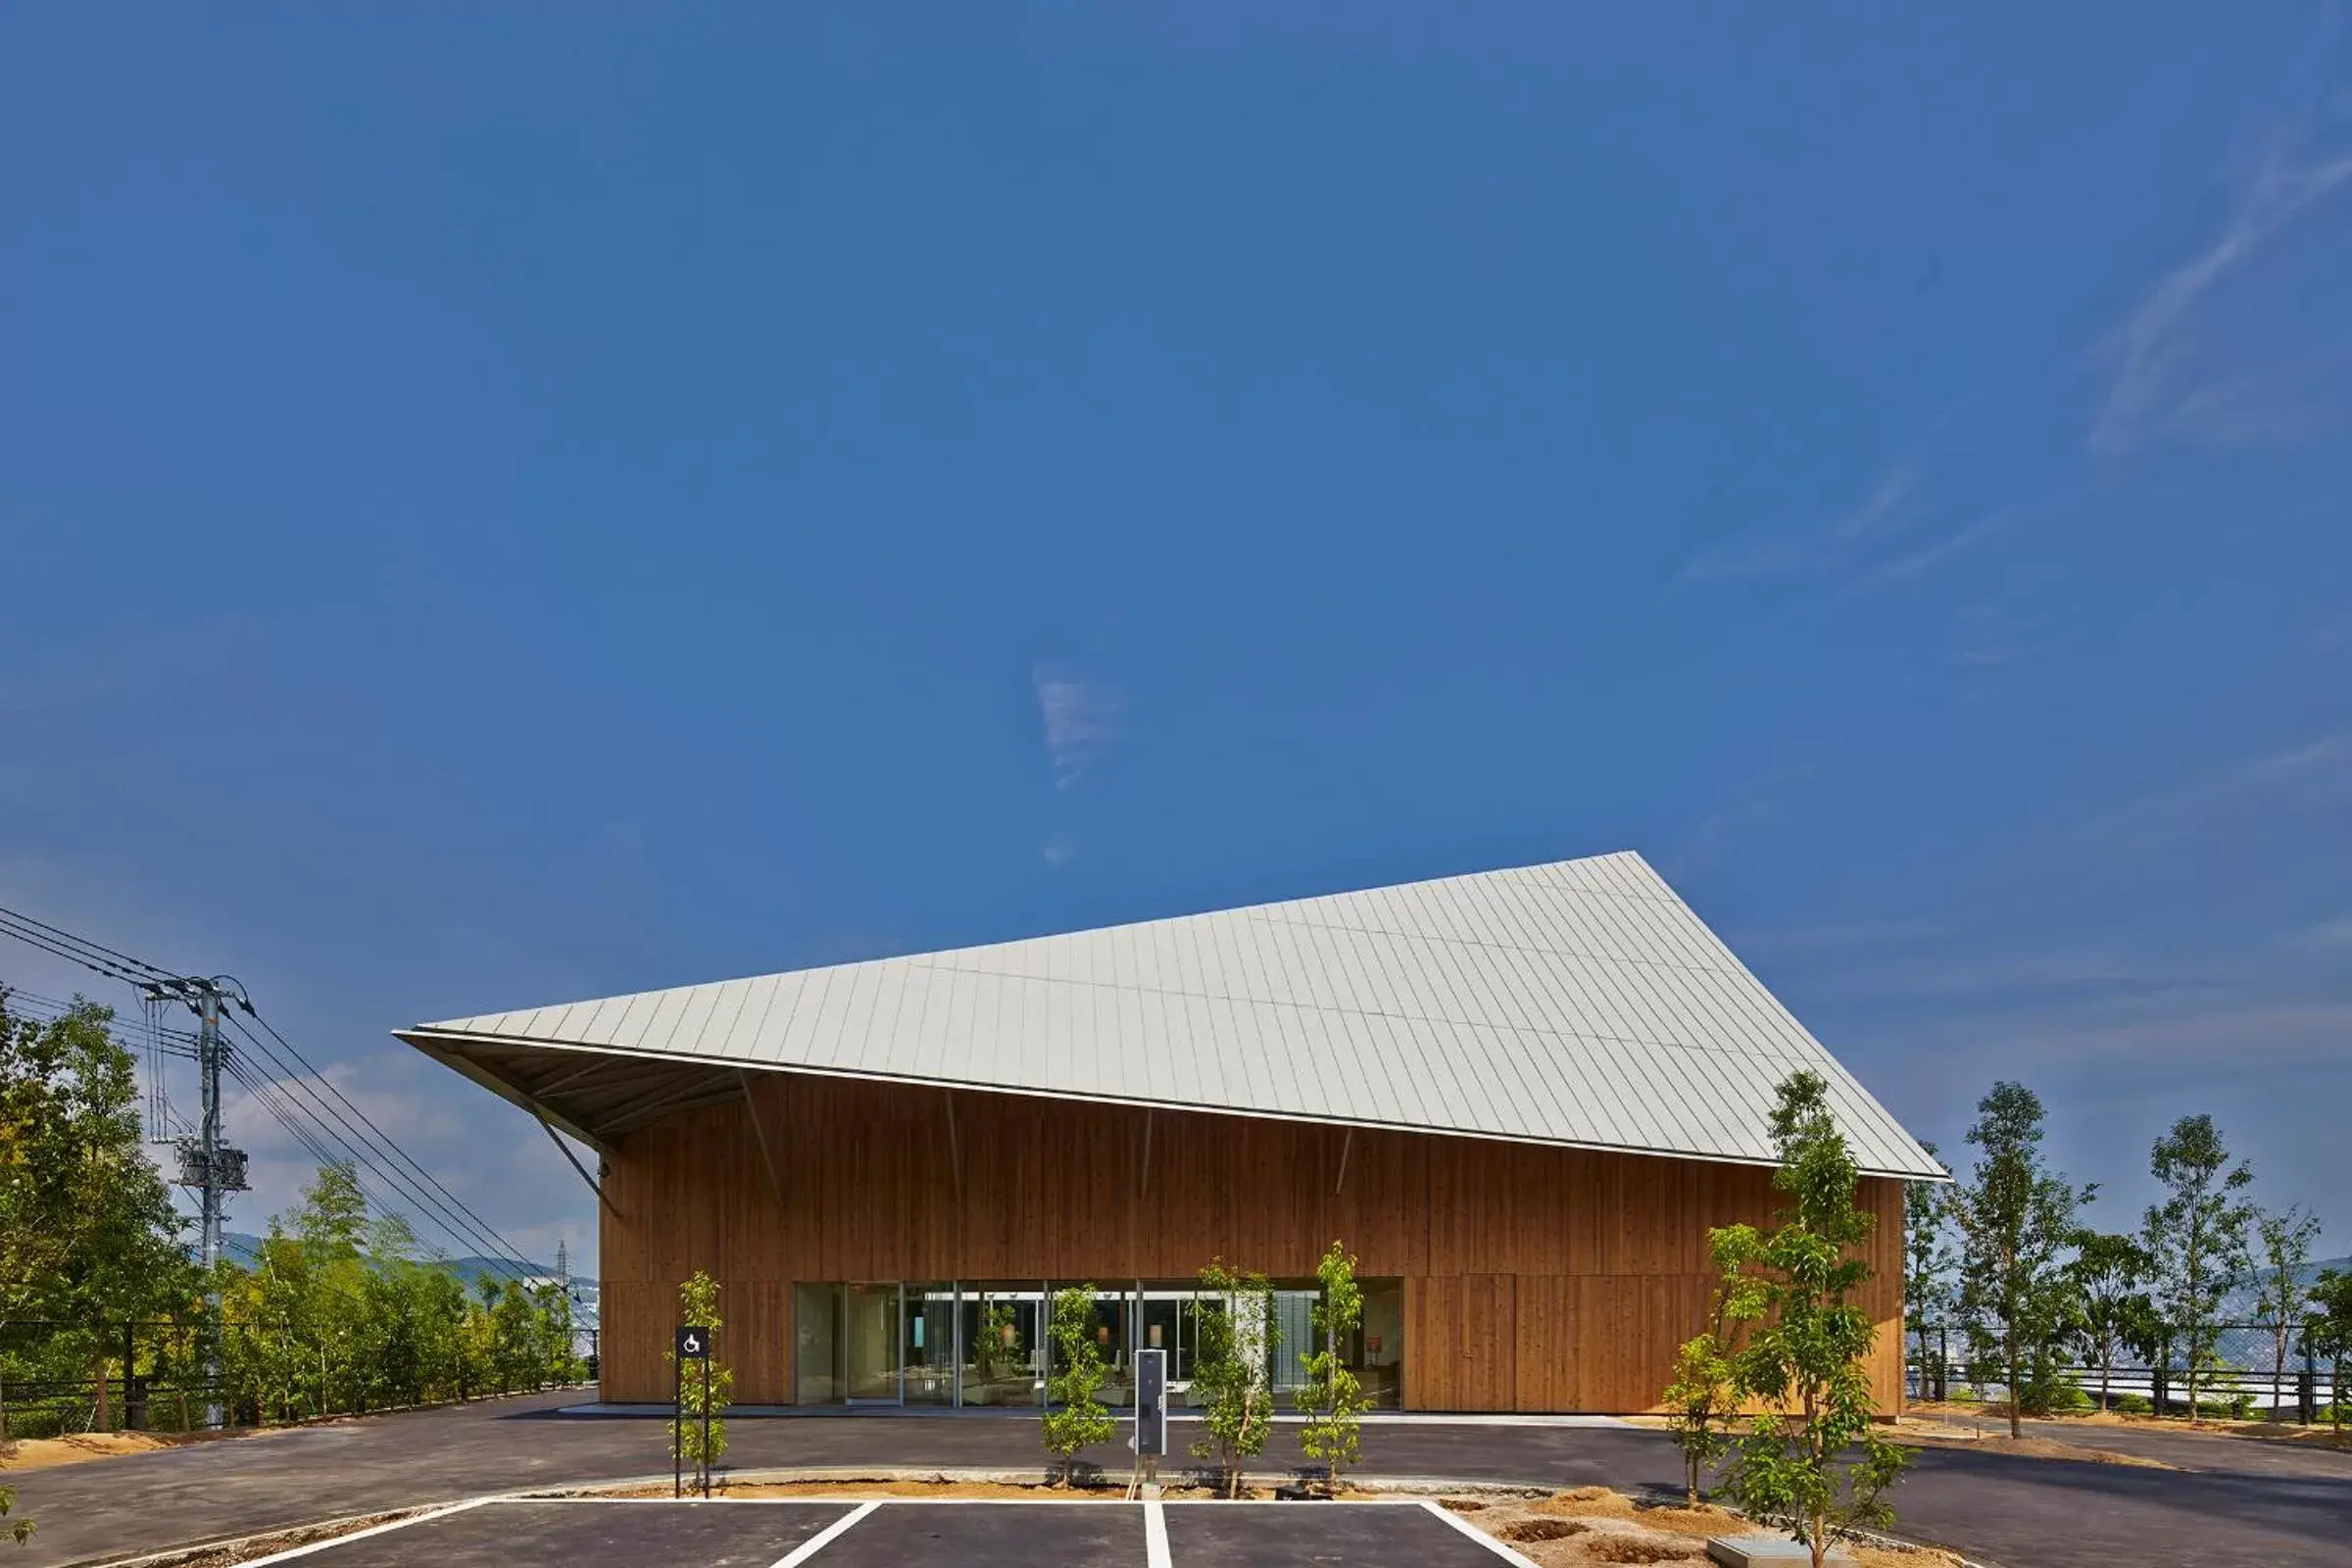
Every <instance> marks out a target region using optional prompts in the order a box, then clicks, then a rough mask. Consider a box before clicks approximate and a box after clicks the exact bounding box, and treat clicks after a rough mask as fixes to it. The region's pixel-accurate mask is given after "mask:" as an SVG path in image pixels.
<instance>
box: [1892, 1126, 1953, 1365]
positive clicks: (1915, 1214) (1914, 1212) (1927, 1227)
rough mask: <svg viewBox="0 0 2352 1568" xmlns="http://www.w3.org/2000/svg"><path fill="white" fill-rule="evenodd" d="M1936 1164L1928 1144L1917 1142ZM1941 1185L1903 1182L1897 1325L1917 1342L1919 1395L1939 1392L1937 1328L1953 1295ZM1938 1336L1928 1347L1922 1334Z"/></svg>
mask: <svg viewBox="0 0 2352 1568" xmlns="http://www.w3.org/2000/svg"><path fill="white" fill-rule="evenodd" d="M1920 1147H1921V1148H1922V1149H1924V1150H1926V1151H1927V1152H1928V1153H1929V1155H1930V1156H1931V1157H1934V1158H1936V1159H1937V1162H1938V1163H1941V1160H1940V1156H1938V1155H1937V1153H1936V1146H1935V1145H1934V1144H1922V1145H1920ZM1942 1191H1943V1184H1942V1183H1940V1182H1905V1183H1904V1184H1903V1327H1904V1328H1905V1329H1907V1330H1908V1331H1910V1333H1911V1334H1913V1335H1914V1336H1916V1337H1917V1339H1918V1343H1919V1370H1920V1390H1919V1392H1920V1396H1921V1397H1923V1398H1924V1397H1927V1393H1928V1390H1929V1388H1930V1387H1931V1386H1932V1387H1934V1388H1935V1389H1936V1392H1937V1394H1938V1395H1940V1394H1941V1392H1942V1390H1943V1386H1944V1377H1945V1374H1946V1372H1947V1370H1948V1369H1947V1368H1946V1367H1945V1366H1944V1364H1943V1348H1942V1343H1941V1339H1940V1331H1941V1330H1942V1329H1943V1328H1944V1327H1945V1326H1946V1325H1947V1324H1949V1322H1950V1321H1951V1318H1952V1316H1953V1314H1954V1312H1955V1310H1956V1309H1957V1307H1958V1304H1959V1296H1958V1293H1957V1291H1956V1290H1955V1289H1954V1286H1953V1271H1954V1270H1955V1269H1956V1268H1957V1267H1958V1264H1959V1259H1958V1257H1957V1255H1956V1254H1955V1253H1954V1252H1953V1251H1952V1248H1951V1243H1950V1239H1949V1235H1948V1233H1947V1232H1946V1230H1945V1228H1944V1215H1943V1196H1942ZM1932 1333H1934V1334H1938V1336H1939V1337H1938V1339H1937V1340H1936V1342H1935V1343H1934V1344H1933V1345H1931V1343H1930V1341H1929V1339H1928V1336H1929V1335H1930V1334H1932Z"/></svg>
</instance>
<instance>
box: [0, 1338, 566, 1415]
mask: <svg viewBox="0 0 2352 1568" xmlns="http://www.w3.org/2000/svg"><path fill="white" fill-rule="evenodd" d="M231 1332H232V1333H234V1332H238V1331H237V1330H234V1329H232V1330H231ZM198 1334H199V1328H198V1325H197V1324H196V1323H194V1322H192V1321H184V1320H183V1321H171V1320H164V1321H155V1322H136V1323H115V1324H107V1325H104V1326H103V1327H101V1328H99V1329H96V1330H92V1329H91V1327H90V1326H89V1325H87V1324H78V1323H76V1324H66V1323H54V1322H45V1321H38V1320H27V1319H17V1320H14V1321H0V1443H5V1442H8V1441H11V1440H14V1439H21V1438H55V1437H65V1436H72V1435H77V1434H82V1433H92V1432H192V1431H196V1430H198V1429H199V1428H201V1427H203V1426H204V1425H205V1423H206V1411H207V1410H208V1408H211V1407H214V1406H218V1407H220V1408H221V1410H222V1412H223V1413H224V1416H225V1419H226V1420H227V1422H228V1423H229V1424H231V1425H252V1426H259V1425H265V1424H268V1421H267V1416H268V1412H265V1411H262V1410H259V1409H256V1408H254V1407H253V1402H252V1400H251V1399H250V1397H241V1396H240V1391H237V1390H233V1389H230V1388H227V1387H225V1386H223V1385H221V1384H219V1383H216V1382H214V1381H212V1380H210V1379H208V1378H207V1377H206V1376H205V1375H204V1373H203V1370H202V1350H201V1347H200V1344H199V1341H198ZM69 1336H70V1339H69V1338H68V1337H69ZM61 1343H64V1344H71V1345H72V1346H73V1347H74V1348H75V1349H76V1350H77V1351H78V1352H79V1353H77V1354H75V1355H73V1356H71V1357H69V1356H67V1355H66V1354H64V1353H62V1352H61V1350H60V1348H59V1347H60V1345H61ZM100 1347H103V1350H101V1349H100ZM101 1354H103V1356H104V1358H105V1361H106V1363H107V1367H108V1370H107V1375H106V1376H104V1377H99V1376H97V1375H95V1374H94V1373H92V1372H91V1371H90V1370H88V1368H89V1366H90V1365H91V1364H92V1363H93V1362H94V1361H95V1360H96V1358H97V1357H99V1356H100V1355H101ZM571 1358H572V1359H573V1360H574V1361H575V1362H576V1363H577V1364H578V1365H579V1367H580V1369H581V1378H582V1380H583V1381H584V1382H587V1383H593V1382H595V1381H596V1377H597V1371H598V1365H597V1360H598V1332H597V1330H595V1329H593V1328H575V1329H574V1330H573V1331H572V1335H571ZM69 1361H74V1362H78V1363H79V1365H77V1366H75V1367H74V1368H73V1370H70V1371H69V1370H65V1369H64V1368H65V1366H66V1364H67V1363H68V1362H69ZM558 1386H564V1387H568V1386H571V1385H568V1384H564V1385H558V1384H555V1383H552V1382H549V1381H545V1380H542V1381H539V1382H537V1383H535V1384H533V1385H532V1386H531V1388H502V1387H500V1386H498V1384H497V1383H496V1382H495V1381H494V1380H492V1379H490V1378H487V1377H484V1378H482V1379H481V1380H479V1381H478V1382H474V1381H471V1380H469V1379H468V1378H467V1377H466V1375H465V1374H463V1373H461V1375H460V1377H459V1381H458V1386H457V1388H456V1389H455V1391H454V1398H441V1399H432V1400H428V1401H426V1402H429V1403H455V1402H464V1401H466V1400H470V1399H476V1398H487V1397H497V1396H500V1395H504V1394H513V1393H528V1392H531V1389H532V1388H549V1387H558ZM403 1407H404V1406H402V1405H399V1404H397V1403H379V1404H376V1405H374V1406H372V1407H371V1408H372V1409H374V1410H376V1411H382V1410H386V1409H397V1408H403ZM365 1413H367V1412H366V1411H362V1410H350V1409H342V1410H328V1411H324V1412H320V1414H322V1415H327V1416H332V1415H352V1414H365ZM314 1418H316V1417H314Z"/></svg>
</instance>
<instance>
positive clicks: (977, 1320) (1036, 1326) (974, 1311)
mask: <svg viewBox="0 0 2352 1568" xmlns="http://www.w3.org/2000/svg"><path fill="white" fill-rule="evenodd" d="M1044 1302H1045V1292H1044V1290H1043V1289H1042V1288H1041V1287H1040V1285H1039V1284H1038V1283H1037V1282H1036V1281H1026V1282H1023V1281H1010V1282H993V1283H986V1284H980V1285H974V1286H970V1287H967V1288H966V1289H965V1291H964V1292H963V1294H962V1296H961V1298H960V1299H958V1300H957V1302H956V1316H957V1321H958V1323H959V1325H960V1329H961V1333H962V1338H961V1340H960V1341H959V1342H958V1343H959V1353H960V1356H961V1359H962V1367H963V1402H964V1403H965V1404H971V1405H987V1404H1004V1405H1033V1404H1037V1403H1039V1402H1040V1401H1041V1399H1042V1398H1043V1397H1044V1393H1045V1391H1044V1388H1043V1377H1042V1374H1041V1372H1040V1368H1041V1366H1042V1365H1043V1361H1042V1355H1041V1349H1042V1348H1041V1345H1040V1340H1041V1335H1040V1333H1039V1331H1040V1329H1041V1328H1042V1327H1043V1324H1042V1322H1041V1318H1042V1309H1043V1306H1044Z"/></svg>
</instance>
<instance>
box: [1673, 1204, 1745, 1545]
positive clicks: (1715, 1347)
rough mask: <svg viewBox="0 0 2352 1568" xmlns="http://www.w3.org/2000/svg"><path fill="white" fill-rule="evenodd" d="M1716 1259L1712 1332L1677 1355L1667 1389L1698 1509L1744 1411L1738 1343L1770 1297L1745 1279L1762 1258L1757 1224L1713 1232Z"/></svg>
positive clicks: (1710, 1243) (1686, 1483)
mask: <svg viewBox="0 0 2352 1568" xmlns="http://www.w3.org/2000/svg"><path fill="white" fill-rule="evenodd" d="M1707 1248H1708V1250H1709V1251H1710V1252H1711V1253H1712V1254H1713V1256H1714V1259H1715V1274H1716V1285H1715V1304H1714V1308H1713V1310H1712V1312H1711V1313H1710V1314H1709V1316H1708V1320H1707V1327H1706V1330H1705V1332H1703V1333H1701V1334H1699V1335H1697V1336H1696V1337H1695V1338H1693V1339H1691V1340H1689V1341H1688V1342H1686V1343H1685V1344H1684V1346H1683V1348H1681V1349H1680V1350H1678V1351H1676V1352H1675V1357H1674V1381H1673V1382H1671V1383H1669V1384H1667V1385H1666V1392H1665V1394H1664V1395H1663V1396H1662V1397H1661V1401H1660V1402H1662V1403H1663V1404H1664V1405H1665V1406H1666V1423H1667V1427H1668V1430H1670V1431H1671V1432H1672V1433H1673V1434H1674V1446H1676V1447H1678V1448H1680V1449H1682V1451H1683V1490H1684V1493H1685V1495H1686V1498H1687V1500H1688V1501H1689V1503H1690V1505H1691V1507H1693V1508H1695V1507H1697V1506H1698V1505H1699V1503H1700V1502H1701V1501H1702V1500H1704V1498H1705V1495H1706V1491H1705V1482H1706V1473H1707V1467H1708V1466H1710V1465H1712V1464H1714V1463H1715V1461H1716V1460H1718V1459H1721V1458H1722V1457H1723V1456H1724V1455H1725V1454H1726V1453H1728V1452H1729V1451H1731V1446H1732V1438H1731V1432H1730V1430H1729V1423H1730V1421H1731V1418H1732V1417H1733V1416H1734V1415H1736V1414H1738V1413H1739V1409H1740V1390H1739V1377H1738V1374H1739V1363H1738V1356H1739V1353H1740V1348H1739V1344H1738V1340H1739V1338H1740V1333H1741V1332H1742V1330H1743V1329H1744V1327H1745V1325H1747V1324H1749V1323H1753V1322H1754V1321H1755V1320H1756V1319H1758V1318H1760V1317H1762V1316H1763V1315H1764V1310H1765V1306H1766V1299H1767V1291H1766V1287H1765V1284H1764V1282H1763V1281H1762V1280H1759V1279H1751V1278H1749V1277H1748V1276H1747V1274H1746V1272H1745V1271H1746V1268H1747V1265H1748V1264H1749V1263H1750V1262H1752V1261H1753V1260H1754V1259H1755V1256H1756V1249H1757V1236H1756V1230H1755V1227H1754V1226H1752V1225H1727V1226H1725V1227H1723V1228H1722V1229H1720V1230H1715V1231H1710V1232H1708V1233H1707Z"/></svg>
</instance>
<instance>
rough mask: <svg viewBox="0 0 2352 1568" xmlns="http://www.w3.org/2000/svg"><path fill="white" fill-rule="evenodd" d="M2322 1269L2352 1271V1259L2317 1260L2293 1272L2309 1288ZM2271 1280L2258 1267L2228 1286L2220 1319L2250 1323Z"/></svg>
mask: <svg viewBox="0 0 2352 1568" xmlns="http://www.w3.org/2000/svg"><path fill="white" fill-rule="evenodd" d="M2324 1268H2333V1269H2345V1270H2352V1256H2344V1257H2323V1258H2319V1259H2317V1260H2315V1261H2313V1262H2310V1263H2306V1264H2304V1265H2303V1267H2302V1268H2301V1269H2299V1270H2297V1271H2296V1277H2297V1278H2298V1279H2300V1280H2301V1281H2302V1283H2303V1284H2304V1285H2305V1286H2306V1287H2308V1286H2310V1285H2311V1284H2312V1283H2313V1282H2315V1281H2316V1280H2318V1279H2319V1277H2320V1270H2322V1269H2324ZM2271 1278H2272V1271H2271V1270H2270V1269H2267V1268H2258V1269H2256V1270H2255V1271H2254V1272H2253V1273H2251V1274H2248V1275H2247V1276H2246V1277H2245V1278H2243V1279H2241V1280H2239V1281H2238V1282H2237V1283H2236V1284H2235V1285H2232V1286H2230V1287H2229V1295H2227V1296H2225V1297H2223V1298H2222V1313H2221V1315H2222V1320H2223V1321H2224V1322H2229V1323H2249V1322H2252V1321H2253V1320H2254V1318H2255V1316H2256V1315H2257V1312H2258V1304H2257V1303H2259V1302H2260V1301H2261V1299H2262V1293H2263V1290H2264V1288H2265V1287H2267V1286H2268V1285H2269V1284H2270V1283H2271Z"/></svg>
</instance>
